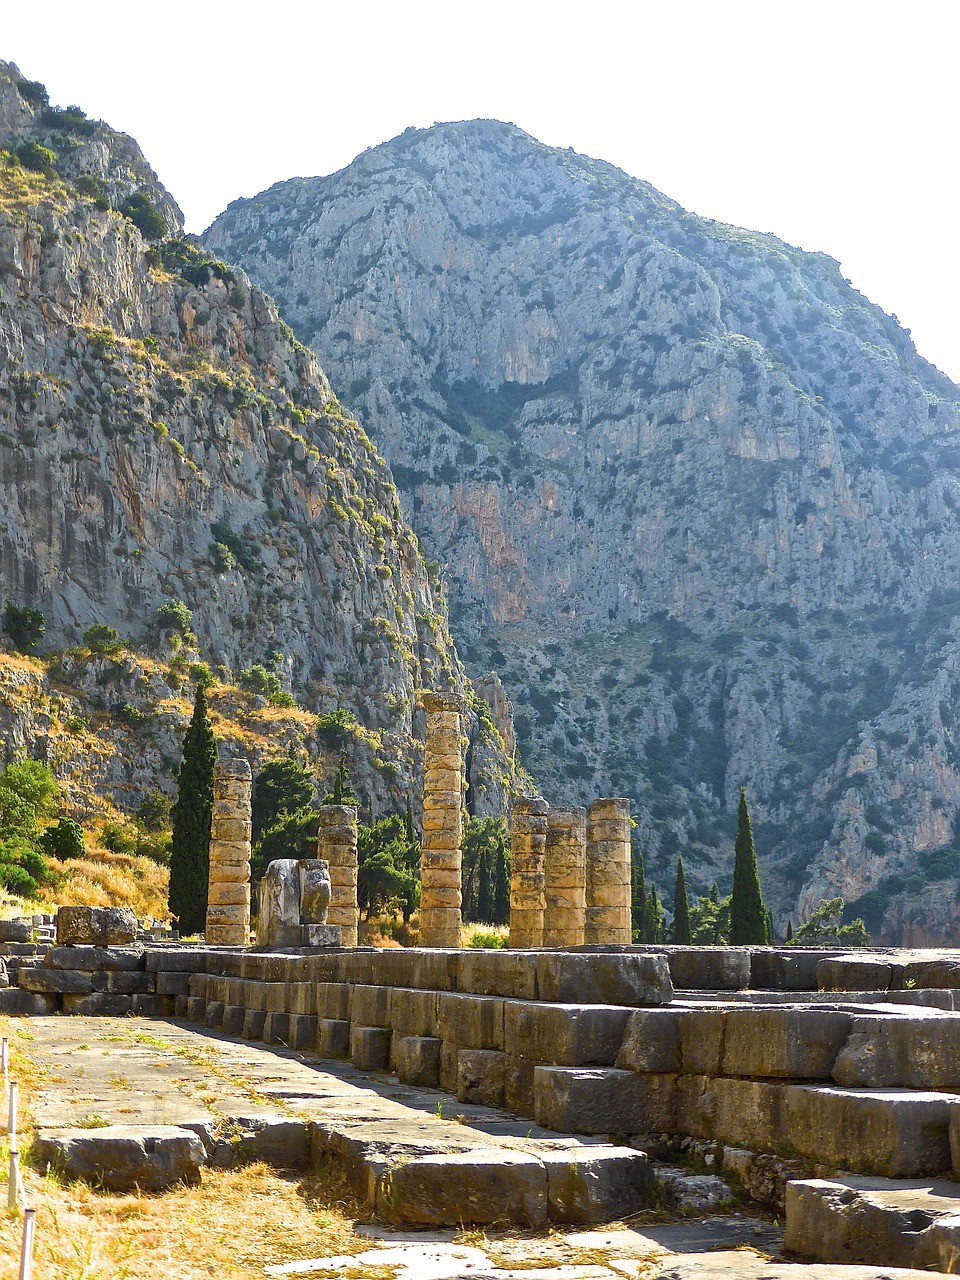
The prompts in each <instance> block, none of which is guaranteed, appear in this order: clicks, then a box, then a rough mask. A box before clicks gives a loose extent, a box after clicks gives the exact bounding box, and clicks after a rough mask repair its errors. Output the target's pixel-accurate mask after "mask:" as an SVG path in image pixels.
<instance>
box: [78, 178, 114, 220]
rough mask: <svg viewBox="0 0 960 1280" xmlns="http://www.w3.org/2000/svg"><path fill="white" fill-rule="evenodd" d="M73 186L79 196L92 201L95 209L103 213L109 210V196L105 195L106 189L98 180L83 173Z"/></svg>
mask: <svg viewBox="0 0 960 1280" xmlns="http://www.w3.org/2000/svg"><path fill="white" fill-rule="evenodd" d="M74 186H75V187H76V188H77V191H79V193H80V195H82V196H86V197H87V199H88V200H92V201H93V203H94V204H95V205H96V206H97V208H98V209H100V210H102V211H103V212H104V213H105V212H106V211H107V210H108V209H109V208H110V196H109V195H108V193H107V188H106V187H105V186H104V185H103V183H102V182H101V181H100V179H99V178H94V177H93V176H92V175H91V174H89V173H84V174H81V175H80V177H79V178H78V179H77V180H76V182H75V183H74Z"/></svg>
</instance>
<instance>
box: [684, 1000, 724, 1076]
mask: <svg viewBox="0 0 960 1280" xmlns="http://www.w3.org/2000/svg"><path fill="white" fill-rule="evenodd" d="M727 1012H728V1010H727V1009H686V1010H684V1012H683V1017H682V1018H681V1020H680V1064H681V1066H682V1068H683V1070H684V1071H685V1072H686V1073H688V1074H689V1075H707V1076H718V1075H719V1074H720V1063H721V1058H722V1054H723V1030H724V1026H725V1025H726V1017H727Z"/></svg>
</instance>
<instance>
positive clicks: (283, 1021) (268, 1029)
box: [263, 1009, 290, 1046]
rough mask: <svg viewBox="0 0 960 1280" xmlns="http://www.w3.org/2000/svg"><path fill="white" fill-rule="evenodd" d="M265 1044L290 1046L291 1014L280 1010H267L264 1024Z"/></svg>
mask: <svg viewBox="0 0 960 1280" xmlns="http://www.w3.org/2000/svg"><path fill="white" fill-rule="evenodd" d="M263 1042H264V1044H282V1045H286V1046H289V1044H290V1014H289V1013H283V1012H281V1011H280V1010H273V1011H271V1010H269V1009H268V1010H267V1016H266V1018H265V1019H264V1023H263Z"/></svg>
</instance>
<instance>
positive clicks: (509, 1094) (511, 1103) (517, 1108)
mask: <svg viewBox="0 0 960 1280" xmlns="http://www.w3.org/2000/svg"><path fill="white" fill-rule="evenodd" d="M535 1067H536V1063H533V1062H531V1061H530V1060H529V1059H527V1058H514V1057H513V1056H512V1055H510V1054H505V1055H504V1067H503V1105H504V1107H506V1109H507V1110H508V1111H512V1112H514V1113H515V1114H516V1115H518V1116H529V1117H530V1118H531V1119H532V1118H533V1111H534V1091H533V1073H534V1069H535Z"/></svg>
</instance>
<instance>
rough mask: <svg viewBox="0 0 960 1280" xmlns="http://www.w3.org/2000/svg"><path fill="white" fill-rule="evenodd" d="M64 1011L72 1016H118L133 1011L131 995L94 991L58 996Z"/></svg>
mask: <svg viewBox="0 0 960 1280" xmlns="http://www.w3.org/2000/svg"><path fill="white" fill-rule="evenodd" d="M60 999H61V1005H62V1008H63V1012H64V1013H69V1014H73V1015H74V1016H78V1017H79V1016H97V1017H102V1018H120V1017H122V1016H123V1015H124V1014H125V1013H132V1012H133V997H132V996H123V995H109V994H108V993H106V992H94V993H93V995H89V996H84V995H75V996H71V995H64V996H61V997H60Z"/></svg>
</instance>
